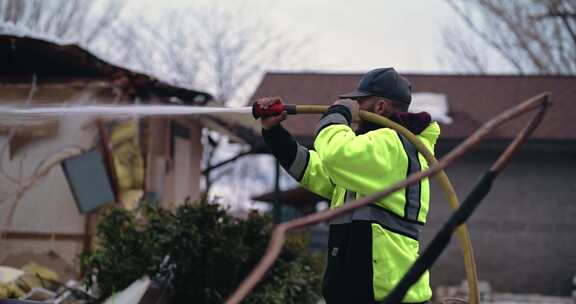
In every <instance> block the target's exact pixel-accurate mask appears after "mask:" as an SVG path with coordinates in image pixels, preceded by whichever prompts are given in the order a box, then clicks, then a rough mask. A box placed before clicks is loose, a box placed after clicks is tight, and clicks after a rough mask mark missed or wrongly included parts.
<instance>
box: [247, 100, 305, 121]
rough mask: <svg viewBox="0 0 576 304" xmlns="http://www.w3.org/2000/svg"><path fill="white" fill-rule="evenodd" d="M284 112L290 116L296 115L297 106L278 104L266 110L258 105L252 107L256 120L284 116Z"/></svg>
mask: <svg viewBox="0 0 576 304" xmlns="http://www.w3.org/2000/svg"><path fill="white" fill-rule="evenodd" d="M284 111H286V112H287V113H288V114H296V105H292V104H283V103H282V102H276V103H273V104H271V105H270V106H268V107H267V108H266V109H264V108H263V107H262V106H261V105H260V104H258V103H254V104H253V105H252V116H254V118H255V119H258V118H266V117H271V116H277V115H280V114H282V112H284Z"/></svg>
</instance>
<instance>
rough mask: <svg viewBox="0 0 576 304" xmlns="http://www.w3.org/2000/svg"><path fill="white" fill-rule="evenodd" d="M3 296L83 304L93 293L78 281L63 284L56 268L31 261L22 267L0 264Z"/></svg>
mask: <svg viewBox="0 0 576 304" xmlns="http://www.w3.org/2000/svg"><path fill="white" fill-rule="evenodd" d="M0 299H21V300H32V301H41V302H48V303H62V304H81V303H87V302H88V300H90V299H92V297H91V296H90V295H88V294H87V293H86V292H85V291H84V290H82V289H81V288H80V284H79V283H78V282H77V281H74V280H68V281H67V282H66V283H65V284H63V283H62V282H60V281H58V274H56V272H54V271H52V270H50V269H48V268H46V267H43V266H41V265H38V264H36V263H34V262H31V263H29V264H27V265H25V266H24V267H22V269H16V268H11V267H4V266H0Z"/></svg>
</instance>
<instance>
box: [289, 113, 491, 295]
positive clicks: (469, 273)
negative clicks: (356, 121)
mask: <svg viewBox="0 0 576 304" xmlns="http://www.w3.org/2000/svg"><path fill="white" fill-rule="evenodd" d="M326 110H328V106H316V105H296V113H297V114H322V113H324V112H326ZM360 118H362V119H363V120H366V121H369V122H372V123H375V124H379V125H381V126H384V127H387V128H390V129H394V130H396V131H397V132H399V133H400V134H402V135H404V136H405V137H406V138H408V140H409V141H410V142H411V143H412V144H414V146H416V148H417V149H418V152H420V154H422V156H424V158H425V159H426V161H428V164H429V165H430V166H433V165H435V164H436V163H437V162H438V161H437V160H436V158H435V157H434V155H433V154H432V152H430V150H428V148H426V146H424V144H422V142H421V141H420V139H418V137H416V136H415V135H414V134H412V132H410V131H409V130H408V129H406V128H404V127H403V126H401V125H399V124H397V123H395V122H393V121H391V120H389V119H387V118H385V117H382V116H380V115H377V114H374V113H371V112H367V111H360ZM434 177H435V178H436V180H437V181H438V182H439V183H440V186H441V187H442V190H443V192H444V195H445V197H446V199H447V200H448V203H449V204H450V207H452V209H454V210H456V209H457V208H458V206H459V205H460V204H459V202H458V196H457V195H456V192H455V191H454V188H453V187H452V183H450V180H449V179H448V176H447V175H446V172H444V170H442V171H440V172H439V173H438V174H437V175H434ZM457 236H458V241H459V242H460V248H461V250H462V254H463V256H464V268H465V270H466V280H467V282H468V287H469V288H468V290H469V301H470V303H471V304H479V302H480V295H479V293H478V275H477V272H476V262H475V260H474V251H473V249H472V242H471V241H470V233H469V232H468V228H467V227H466V225H465V224H462V225H461V226H460V227H459V228H458V234H457Z"/></svg>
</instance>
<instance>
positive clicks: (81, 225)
mask: <svg viewBox="0 0 576 304" xmlns="http://www.w3.org/2000/svg"><path fill="white" fill-rule="evenodd" d="M211 99H212V98H211V96H210V95H209V94H207V93H204V92H200V91H196V90H192V89H189V88H183V87H177V86H172V85H170V84H167V83H164V82H161V81H158V80H156V79H154V78H152V77H150V76H148V75H145V74H142V73H137V72H134V71H130V70H128V69H125V68H121V67H118V66H115V65H113V64H111V63H109V62H106V61H104V60H102V59H100V58H97V57H96V56H94V55H92V54H91V53H89V52H88V51H86V50H84V49H82V48H80V47H78V46H76V45H58V44H56V43H53V42H49V41H44V40H41V39H34V38H27V37H15V36H7V35H0V106H9V105H18V106H34V105H40V104H42V105H54V104H74V105H80V104H81V105H95V104H117V105H127V104H128V105H131V104H173V103H178V104H184V105H194V106H203V105H205V104H207V103H208V102H210V101H211ZM206 125H210V126H211V128H217V129H218V130H219V131H221V132H226V130H228V131H230V130H232V131H233V130H234V127H233V126H230V125H227V124H226V122H223V121H222V119H218V118H206V117H198V116H194V117H185V116H170V117H166V116H164V117H152V118H146V117H139V118H136V117H129V118H124V119H114V120H109V119H106V118H102V120H100V119H98V118H97V117H94V116H86V115H82V116H79V115H76V116H66V117H65V118H64V117H62V118H60V117H56V118H49V119H43V120H38V119H35V120H33V121H31V120H26V121H23V120H21V119H18V118H15V117H6V116H1V118H0V149H1V150H0V265H1V264H3V261H4V263H8V262H6V259H8V258H9V257H14V256H18V255H20V254H22V253H24V252H30V251H32V252H34V253H38V252H48V251H52V252H55V253H57V254H58V255H59V256H61V257H62V258H63V259H64V260H65V261H66V262H68V263H73V262H75V261H77V260H76V259H77V255H78V254H80V253H81V252H82V250H85V249H87V248H89V246H90V243H91V241H90V238H91V236H92V235H93V233H94V228H93V226H94V224H95V223H94V222H95V220H92V219H91V217H90V216H85V215H83V214H81V213H80V212H79V209H78V208H77V202H78V200H77V199H78V197H77V195H78V193H73V191H71V189H70V181H69V179H71V178H72V177H71V175H70V174H69V175H68V176H66V174H65V172H64V171H65V170H64V169H63V166H61V163H62V162H63V161H64V160H66V159H70V158H71V157H75V156H77V155H87V154H88V153H92V155H95V156H96V157H95V158H94V159H97V160H98V162H100V165H101V166H104V167H105V168H106V171H105V172H106V174H107V177H106V178H107V179H108V182H109V185H110V188H111V191H112V194H113V196H112V199H111V200H112V201H111V202H110V203H114V201H115V202H116V203H119V204H121V205H123V206H125V207H127V208H131V207H133V206H134V203H135V202H137V201H138V200H139V199H141V198H144V199H149V200H155V201H158V202H160V204H161V205H163V206H165V207H171V206H173V204H175V203H179V202H183V201H184V200H185V199H186V198H190V199H192V200H196V199H198V198H199V195H200V180H201V159H202V151H203V149H202V143H201V137H202V130H203V128H204V127H205V126H206ZM228 133H229V134H228V135H232V136H233V137H236V138H237V139H238V136H234V134H232V133H230V132H228ZM239 140H242V134H241V135H240V139H239ZM88 171H89V170H84V171H81V172H85V174H84V173H82V174H81V176H80V177H79V179H83V178H88V177H91V176H90V175H93V174H96V171H95V170H94V171H92V172H88ZM77 179H78V177H77ZM86 180H87V181H89V180H90V179H89V178H88V179H86ZM81 182H84V183H85V182H86V181H81ZM88 186H89V187H88V188H90V186H92V185H88ZM94 187H95V185H94ZM96 194H101V193H96ZM8 260H10V259H8Z"/></svg>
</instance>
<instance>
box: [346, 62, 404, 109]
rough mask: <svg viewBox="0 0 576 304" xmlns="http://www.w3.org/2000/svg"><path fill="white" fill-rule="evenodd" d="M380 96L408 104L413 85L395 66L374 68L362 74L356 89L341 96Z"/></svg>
mask: <svg viewBox="0 0 576 304" xmlns="http://www.w3.org/2000/svg"><path fill="white" fill-rule="evenodd" d="M367 96H380V97H384V98H388V99H391V100H394V101H399V102H403V103H405V104H407V105H409V104H410V102H411V101H412V85H410V82H409V81H408V80H407V79H406V78H404V77H402V76H400V75H399V74H398V73H397V72H396V70H394V68H382V69H375V70H372V71H370V72H368V73H366V75H364V76H362V78H361V79H360V82H359V83H358V88H357V89H356V91H353V92H350V93H347V94H343V95H340V98H357V97H367Z"/></svg>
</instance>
